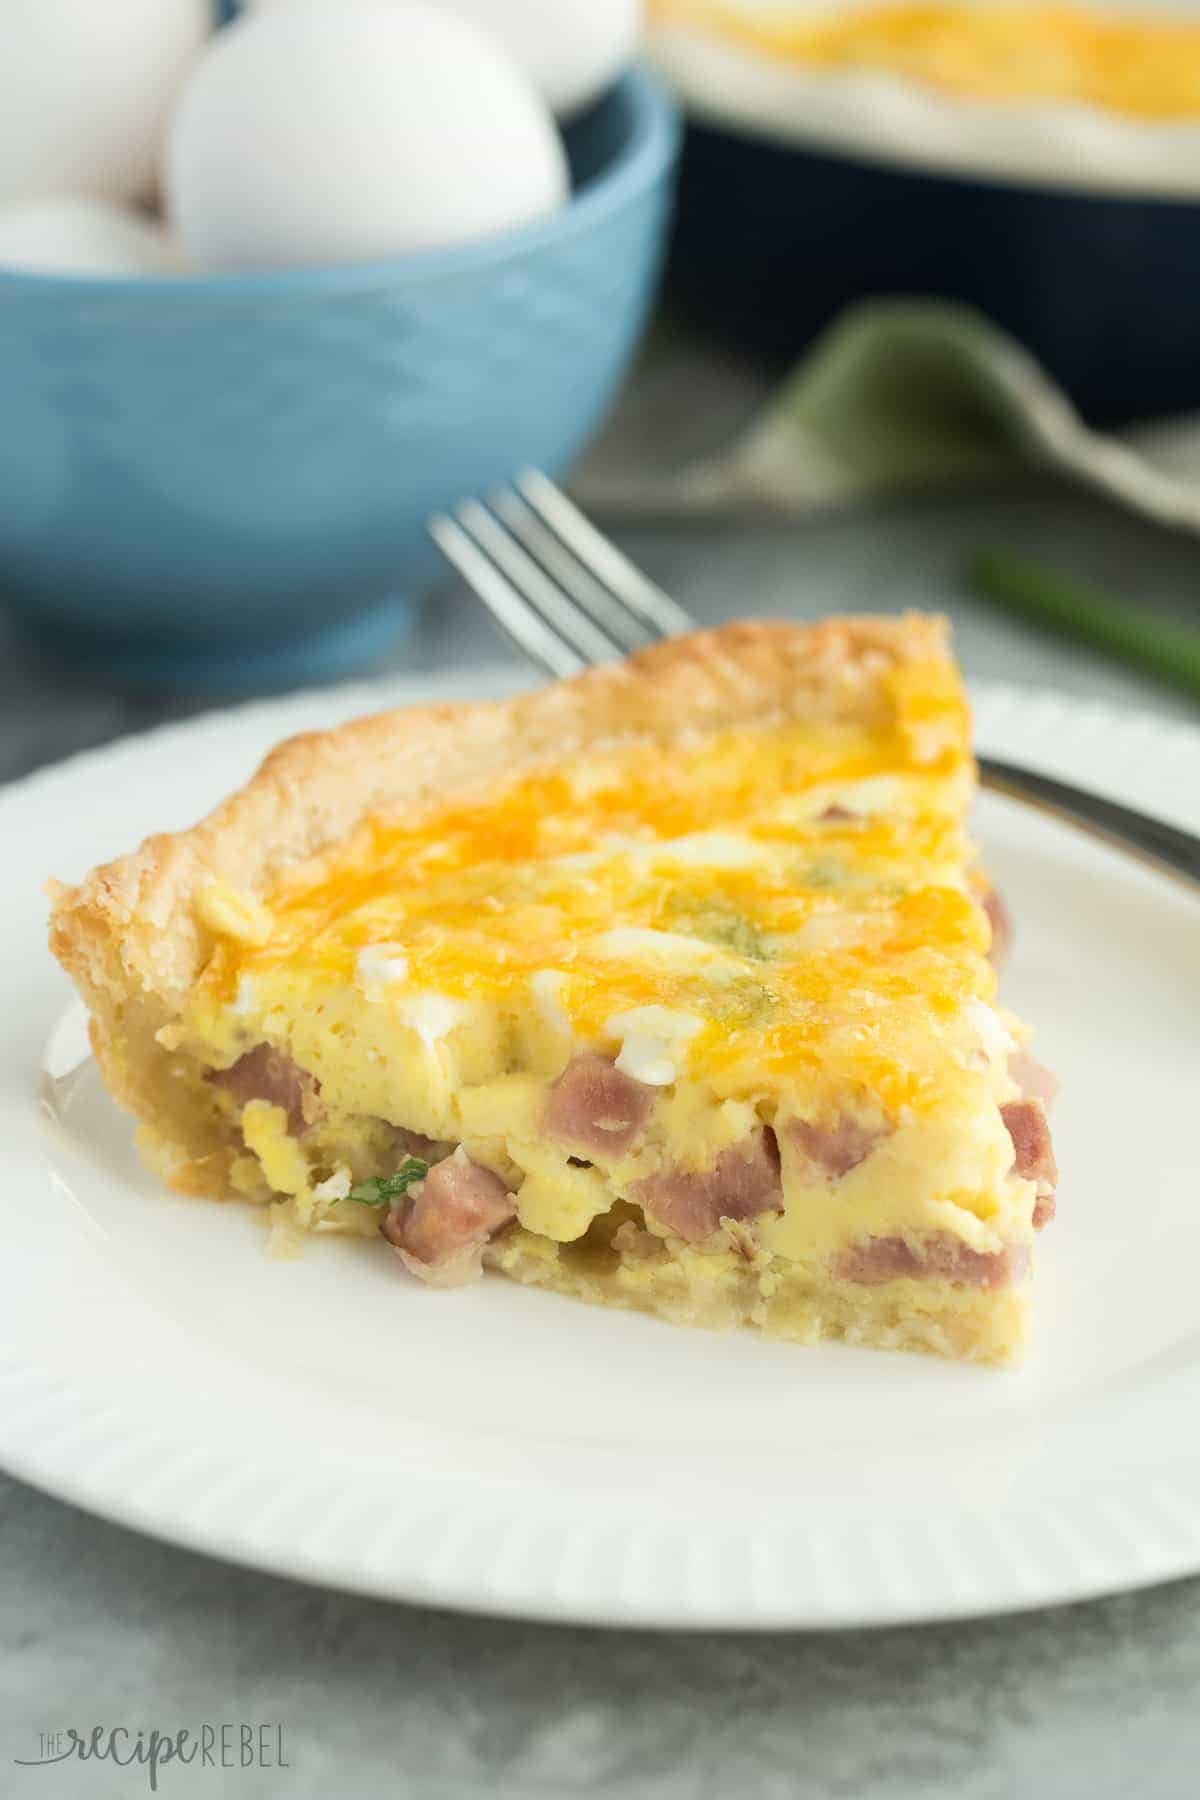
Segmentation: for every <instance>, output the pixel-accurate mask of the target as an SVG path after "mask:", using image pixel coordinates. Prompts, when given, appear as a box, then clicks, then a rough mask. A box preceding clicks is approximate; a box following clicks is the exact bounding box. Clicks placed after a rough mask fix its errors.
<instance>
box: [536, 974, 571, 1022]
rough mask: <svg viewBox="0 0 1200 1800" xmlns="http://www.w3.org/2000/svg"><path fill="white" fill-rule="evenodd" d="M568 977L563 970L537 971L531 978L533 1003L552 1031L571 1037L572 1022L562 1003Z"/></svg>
mask: <svg viewBox="0 0 1200 1800" xmlns="http://www.w3.org/2000/svg"><path fill="white" fill-rule="evenodd" d="M567 979H568V977H567V976H566V975H565V974H564V973H563V971H562V970H561V969H535V970H534V972H533V974H532V975H531V976H530V977H529V991H530V993H531V994H532V995H533V1003H534V1005H535V1006H536V1007H537V1009H538V1011H539V1012H540V1013H541V1015H542V1017H543V1019H544V1020H545V1021H546V1023H547V1025H549V1027H550V1029H551V1030H552V1031H557V1032H558V1033H559V1034H560V1035H561V1036H562V1037H570V1035H571V1020H570V1017H569V1015H568V1013H567V1009H566V1007H565V1006H564V1005H563V1003H562V991H563V985H564V983H565V982H566V981H567Z"/></svg>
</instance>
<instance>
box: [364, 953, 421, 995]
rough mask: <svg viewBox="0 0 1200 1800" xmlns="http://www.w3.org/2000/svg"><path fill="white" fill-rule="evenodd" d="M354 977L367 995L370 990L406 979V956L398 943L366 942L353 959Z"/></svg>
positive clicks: (392, 984) (389, 985)
mask: <svg viewBox="0 0 1200 1800" xmlns="http://www.w3.org/2000/svg"><path fill="white" fill-rule="evenodd" d="M354 979H355V981H356V982H357V983H358V985H359V987H360V988H362V989H363V990H364V991H365V992H366V994H367V995H368V997H369V996H370V995H371V993H372V990H375V991H377V990H378V989H379V988H385V987H392V986H394V985H395V983H396V982H399V981H407V980H408V958H407V956H405V954H404V952H403V950H402V949H401V948H400V946H399V944H367V945H366V946H365V948H364V949H362V950H360V951H359V953H358V955H357V956H356V957H355V959H354Z"/></svg>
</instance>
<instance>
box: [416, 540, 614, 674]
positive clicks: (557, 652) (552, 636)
mask: <svg viewBox="0 0 1200 1800" xmlns="http://www.w3.org/2000/svg"><path fill="white" fill-rule="evenodd" d="M429 535H430V536H431V537H432V539H433V541H434V543H435V544H436V545H437V546H438V548H439V550H440V551H441V552H442V555H443V556H444V557H445V558H446V561H447V562H448V563H450V564H451V565H452V567H454V568H455V569H457V570H458V572H459V574H460V575H461V576H462V578H463V580H464V581H465V582H466V584H467V586H468V587H469V588H470V589H471V591H472V592H473V593H474V594H476V595H478V597H479V599H480V600H482V601H483V604H484V605H485V606H486V607H487V609H488V611H489V612H490V613H491V615H492V617H493V619H495V621H496V623H497V625H499V627H500V629H501V630H502V631H503V632H504V633H505V635H506V636H507V637H509V638H511V639H512V641H513V643H514V644H515V645H516V646H517V648H518V650H523V651H524V652H525V654H526V656H528V657H529V658H530V659H531V661H533V662H535V663H537V664H538V665H539V666H540V667H541V668H543V669H545V670H546V671H547V673H548V674H550V675H555V676H563V675H578V674H579V672H580V670H582V669H584V668H585V667H586V666H587V665H586V664H585V662H584V660H583V658H582V656H580V655H579V653H578V651H576V650H573V649H572V648H571V646H570V645H569V644H567V643H564V641H563V640H562V638H560V637H559V636H558V634H557V633H556V632H554V631H553V630H552V629H551V628H550V626H549V625H547V624H546V622H545V620H544V619H541V618H539V617H538V615H537V613H535V612H534V610H533V608H532V607H531V606H530V605H529V604H528V602H527V601H526V600H525V598H524V596H523V595H522V594H520V593H518V592H517V590H516V588H515V587H514V586H513V585H512V583H511V582H510V581H509V580H508V577H507V576H505V575H502V574H501V573H500V571H499V569H497V567H496V565H495V564H494V563H492V562H489V560H488V558H487V557H486V556H485V555H484V554H483V551H482V550H480V549H479V548H478V546H477V545H476V544H474V543H473V542H472V540H471V539H470V538H469V537H468V536H467V534H466V532H465V531H464V530H463V528H462V526H461V525H458V524H456V523H455V521H454V520H453V519H450V518H447V516H446V514H445V513H435V514H434V516H433V518H432V519H430V521H429Z"/></svg>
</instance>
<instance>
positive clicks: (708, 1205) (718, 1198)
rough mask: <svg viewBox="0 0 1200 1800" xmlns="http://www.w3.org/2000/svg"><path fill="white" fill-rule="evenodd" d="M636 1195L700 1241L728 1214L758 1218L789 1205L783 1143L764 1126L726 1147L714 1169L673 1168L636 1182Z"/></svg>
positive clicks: (654, 1213)
mask: <svg viewBox="0 0 1200 1800" xmlns="http://www.w3.org/2000/svg"><path fill="white" fill-rule="evenodd" d="M632 1194H633V1198H634V1199H635V1200H636V1201H637V1202H638V1204H639V1205H640V1206H641V1207H642V1208H643V1209H644V1210H645V1212H646V1213H647V1214H649V1216H650V1217H651V1218H653V1219H655V1220H656V1221H657V1222H658V1224H660V1225H665V1226H666V1228H667V1230H668V1231H672V1232H674V1233H675V1235H676V1236H677V1237H681V1238H686V1239H687V1241H688V1243H690V1244H698V1243H700V1242H701V1240H702V1239H704V1238H706V1237H711V1236H712V1234H713V1232H714V1231H715V1230H716V1229H717V1227H718V1225H719V1224H720V1223H721V1220H722V1219H737V1220H741V1219H753V1218H756V1217H757V1215H758V1214H759V1213H764V1212H778V1211H779V1210H780V1209H781V1208H782V1206H783V1186H782V1183H781V1182H780V1179H779V1145H778V1144H777V1143H776V1141H775V1133H774V1132H773V1131H771V1130H769V1129H768V1127H767V1126H765V1125H760V1126H759V1127H758V1129H757V1130H755V1131H752V1132H751V1133H750V1135H749V1136H748V1137H745V1138H743V1139H742V1141H741V1143H740V1144H731V1145H730V1146H729V1148H728V1149H727V1150H722V1152H721V1154H720V1155H719V1156H718V1157H717V1160H716V1162H715V1163H714V1164H713V1165H712V1167H711V1168H710V1169H671V1170H668V1171H666V1172H665V1173H663V1174H661V1175H648V1176H647V1177H646V1178H645V1180H643V1181H639V1182H636V1183H635V1184H634V1186H633V1189H632Z"/></svg>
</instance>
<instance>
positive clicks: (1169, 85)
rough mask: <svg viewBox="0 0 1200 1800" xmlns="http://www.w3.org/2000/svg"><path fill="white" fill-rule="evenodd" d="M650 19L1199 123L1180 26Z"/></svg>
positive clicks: (1196, 63) (1002, 96)
mask: <svg viewBox="0 0 1200 1800" xmlns="http://www.w3.org/2000/svg"><path fill="white" fill-rule="evenodd" d="M652 12H653V13H654V14H655V15H657V17H658V18H660V19H661V20H662V21H663V22H664V23H683V24H688V25H691V24H695V25H699V26H701V27H705V28H709V29H712V30H715V31H717V32H718V33H719V34H720V35H721V36H723V37H725V38H727V39H729V40H731V41H735V42H738V43H741V44H743V45H745V46H746V47H747V48H749V49H751V50H755V51H758V52H760V53H762V54H764V55H766V56H770V57H774V58H778V59H780V60H786V61H791V62H796V63H800V64H803V65H805V66H807V67H811V68H821V69H830V70H847V69H878V70H884V71H891V72H893V73H895V74H899V75H904V76H907V77H908V78H910V79H911V80H914V81H918V82H921V83H923V84H925V85H926V86H929V87H933V88H938V89H941V90H942V91H944V92H946V93H948V94H954V95H959V96H962V97H964V98H967V99H977V100H991V101H1014V100H1017V101H1035V100H1048V101H1055V102H1063V101H1065V102H1077V103H1081V104H1083V105H1087V106H1094V107H1100V108H1104V109H1107V110H1109V111H1111V112H1120V113H1127V114H1130V115H1132V116H1133V117H1135V118H1143V119H1162V120H1168V119H1186V118H1190V117H1193V116H1194V115H1195V114H1197V113H1200V24H1194V23H1192V22H1190V21H1188V20H1185V19H1176V18H1168V17H1166V16H1159V17H1154V16H1149V17H1147V16H1141V17H1133V16H1124V17H1123V16H1121V15H1119V14H1114V13H1110V12H1092V11H1089V10H1087V9H1085V8H1082V7H1075V6H1038V5H1008V4H1003V3H998V4H995V5H963V4H961V3H959V4H955V0H929V3H927V4H920V5H911V4H906V3H905V0H898V3H896V4H888V5H870V4H867V5H861V6H839V7H837V8H836V9H835V10H833V11H827V10H821V11H812V10H810V9H808V8H803V9H802V8H799V7H797V8H795V9H793V10H791V11H787V10H785V9H780V8H778V7H775V8H773V9H772V10H770V11H768V10H766V9H763V10H762V11H761V12H759V11H755V10H753V9H747V8H745V7H738V6H732V5H728V4H722V3H721V0H653V4H652Z"/></svg>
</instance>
